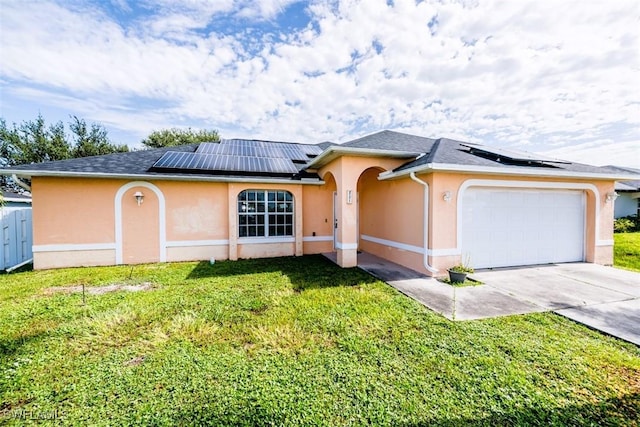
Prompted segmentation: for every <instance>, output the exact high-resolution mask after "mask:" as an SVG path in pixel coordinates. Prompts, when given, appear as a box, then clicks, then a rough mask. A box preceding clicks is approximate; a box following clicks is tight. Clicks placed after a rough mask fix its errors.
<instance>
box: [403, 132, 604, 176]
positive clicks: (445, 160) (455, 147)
mask: <svg viewBox="0 0 640 427" xmlns="http://www.w3.org/2000/svg"><path fill="white" fill-rule="evenodd" d="M469 146H473V147H477V148H479V149H481V148H482V147H485V146H483V145H481V144H470V143H466V142H461V141H456V140H453V139H448V138H440V139H437V140H434V144H433V147H432V149H431V151H429V152H428V153H427V154H426V155H424V156H422V157H420V158H418V159H416V160H413V161H410V162H407V163H405V164H404V165H402V166H400V167H398V168H396V169H395V171H403V170H407V169H412V168H415V167H418V166H423V165H427V164H430V163H432V164H447V165H461V166H473V167H497V168H505V169H511V170H514V171H515V170H526V169H531V168H534V167H536V168H540V169H542V168H544V169H550V170H556V171H566V172H576V173H593V174H603V175H604V174H607V173H611V171H605V170H603V169H602V168H600V167H598V166H591V165H585V164H581V163H571V162H565V163H548V162H541V163H542V166H541V165H517V164H509V163H508V162H504V161H497V160H492V159H491V158H487V157H482V156H479V155H476V154H472V153H471V150H470V149H469Z"/></svg>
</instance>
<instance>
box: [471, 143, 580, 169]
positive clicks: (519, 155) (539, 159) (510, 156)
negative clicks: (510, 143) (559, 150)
mask: <svg viewBox="0 0 640 427" xmlns="http://www.w3.org/2000/svg"><path fill="white" fill-rule="evenodd" d="M460 145H462V146H463V147H466V148H469V149H471V153H472V154H473V153H474V152H480V153H488V154H491V155H493V156H495V157H497V158H498V159H500V158H503V159H507V160H515V161H519V162H536V163H566V164H568V163H571V162H567V161H564V160H558V159H554V158H552V157H546V156H541V155H540V154H533V153H527V152H525V151H517V150H507V149H503V148H494V147H485V146H476V145H467V144H460Z"/></svg>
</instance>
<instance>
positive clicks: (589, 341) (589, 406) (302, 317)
mask: <svg viewBox="0 0 640 427" xmlns="http://www.w3.org/2000/svg"><path fill="white" fill-rule="evenodd" d="M147 282H149V283H151V284H152V285H153V286H152V288H151V289H148V290H143V291H139V292H128V291H124V290H120V291H116V292H108V293H105V294H102V295H93V294H91V295H87V297H86V305H83V304H82V296H81V294H78V293H55V292H52V291H51V290H50V289H48V288H50V287H59V286H73V285H79V284H83V283H84V284H86V285H88V286H89V287H94V288H95V287H99V286H104V285H110V284H139V283H147ZM0 405H1V406H0V424H3V423H7V424H9V425H22V424H24V423H25V421H26V420H25V419H19V417H22V416H25V417H27V418H28V417H41V418H47V417H53V416H56V417H57V419H55V420H45V421H44V423H45V424H46V423H49V424H51V425H54V424H55V425H167V426H169V425H206V424H210V425H328V426H334V425H337V426H340V425H394V426H395V425H400V426H416V425H425V426H432V425H435V426H438V425H441V426H445V425H451V426H457V425H487V426H493V425H532V424H533V425H637V423H638V421H637V420H638V419H640V349H639V348H638V347H636V346H634V345H631V344H628V343H624V342H622V341H618V340H616V339H613V338H610V337H607V336H605V335H603V334H600V333H598V332H595V331H593V330H590V329H588V328H586V327H583V326H580V325H578V324H576V323H573V322H571V321H569V320H567V319H565V318H563V317H560V316H557V315H554V314H550V313H544V314H532V315H526V316H510V317H505V318H499V319H491V320H483V321H470V322H451V321H448V320H446V319H445V318H443V317H441V316H439V315H436V314H434V313H433V312H431V311H429V310H428V309H426V308H424V307H423V306H421V305H420V304H418V303H416V302H414V301H413V300H411V299H409V298H406V297H404V296H402V295H401V294H399V293H398V292H396V291H395V290H393V289H392V288H390V287H388V286H386V285H385V284H383V283H381V282H379V281H377V280H374V279H373V278H372V277H371V276H369V275H367V274H365V273H363V272H361V271H360V270H357V269H348V270H342V269H340V268H338V267H336V266H335V265H333V264H331V263H330V262H328V261H326V260H324V259H323V258H322V257H317V256H308V257H302V258H279V259H267V260H247V261H238V262H218V263H216V264H215V265H214V266H210V265H209V264H208V263H175V264H155V265H145V266H136V267H134V268H133V269H132V268H131V267H103V268H82V269H64V270H55V271H36V272H23V273H17V274H12V275H4V276H0ZM31 422H32V423H37V424H41V423H42V422H43V421H42V420H32V421H31Z"/></svg>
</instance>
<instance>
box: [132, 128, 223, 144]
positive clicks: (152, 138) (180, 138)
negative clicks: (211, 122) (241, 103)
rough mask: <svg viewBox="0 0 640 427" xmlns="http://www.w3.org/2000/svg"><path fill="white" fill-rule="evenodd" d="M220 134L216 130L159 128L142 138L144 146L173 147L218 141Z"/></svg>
mask: <svg viewBox="0 0 640 427" xmlns="http://www.w3.org/2000/svg"><path fill="white" fill-rule="evenodd" d="M218 141H220V135H218V131H217V130H213V129H212V130H206V129H201V130H197V131H196V130H193V129H191V128H187V129H178V128H171V129H160V130H154V131H153V132H151V133H150V134H149V136H148V137H146V138H145V139H143V140H142V144H143V145H144V146H145V147H146V148H162V147H174V146H176V145H185V144H197V143H199V142H218Z"/></svg>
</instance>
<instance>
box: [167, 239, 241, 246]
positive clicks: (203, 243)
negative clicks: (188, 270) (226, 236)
mask: <svg viewBox="0 0 640 427" xmlns="http://www.w3.org/2000/svg"><path fill="white" fill-rule="evenodd" d="M228 244H229V240H172V241H168V242H167V247H168V248H185V247H191V246H226V245H228Z"/></svg>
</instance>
